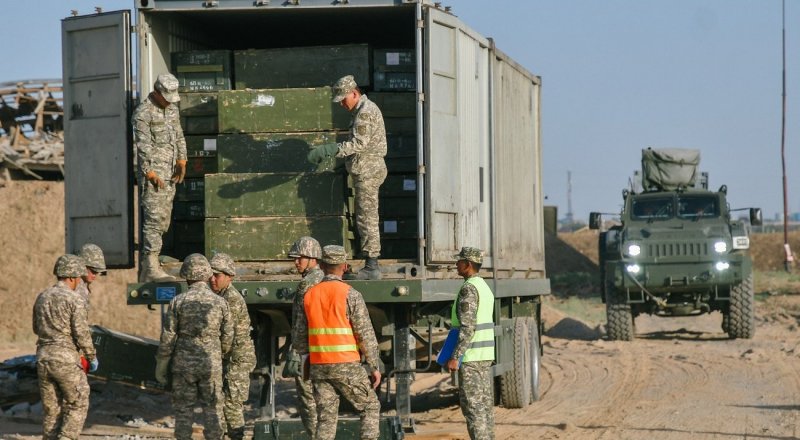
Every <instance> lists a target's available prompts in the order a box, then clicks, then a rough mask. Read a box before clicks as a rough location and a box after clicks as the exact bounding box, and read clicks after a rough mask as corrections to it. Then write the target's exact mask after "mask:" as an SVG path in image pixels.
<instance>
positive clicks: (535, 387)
mask: <svg viewBox="0 0 800 440" xmlns="http://www.w3.org/2000/svg"><path fill="white" fill-rule="evenodd" d="M528 333H529V335H530V344H531V403H533V402H538V401H539V398H540V397H541V395H540V393H539V369H540V368H541V362H542V352H541V351H539V325H538V324H537V322H536V318H528Z"/></svg>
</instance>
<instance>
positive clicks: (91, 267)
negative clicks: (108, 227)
mask: <svg viewBox="0 0 800 440" xmlns="http://www.w3.org/2000/svg"><path fill="white" fill-rule="evenodd" d="M78 256H79V257H81V258H83V261H84V262H86V275H84V276H83V277H81V282H80V283H78V287H77V288H76V289H75V291H76V292H78V293H79V294H80V295H81V296H82V297H83V299H84V300H86V310H87V312H88V310H89V294H90V293H92V283H93V282H94V280H95V279H96V278H97V276H98V275H105V274H106V259H105V257H104V256H103V250H102V249H100V246H98V245H96V244H92V243H86V244H85V245H83V247H81V250H80V252H78Z"/></svg>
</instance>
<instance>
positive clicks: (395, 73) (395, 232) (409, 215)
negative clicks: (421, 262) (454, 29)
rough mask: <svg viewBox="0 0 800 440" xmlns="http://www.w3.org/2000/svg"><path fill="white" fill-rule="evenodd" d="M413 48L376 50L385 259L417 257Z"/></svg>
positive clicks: (372, 95) (375, 97) (374, 98)
mask: <svg viewBox="0 0 800 440" xmlns="http://www.w3.org/2000/svg"><path fill="white" fill-rule="evenodd" d="M416 70H417V65H416V57H415V52H414V50H413V49H375V50H374V54H373V82H374V90H375V91H374V92H372V93H369V94H368V96H369V98H370V99H371V100H372V101H374V102H375V103H376V104H377V105H378V107H379V108H380V109H381V112H382V113H383V121H384V124H385V126H386V141H387V143H388V149H387V153H386V168H387V169H388V171H389V174H388V176H387V177H386V180H385V181H384V183H383V185H381V189H380V192H379V213H380V227H381V254H382V255H383V257H384V258H415V257H416V255H417V246H418V243H417V237H418V233H417V123H416V116H417V96H416V93H415V92H416Z"/></svg>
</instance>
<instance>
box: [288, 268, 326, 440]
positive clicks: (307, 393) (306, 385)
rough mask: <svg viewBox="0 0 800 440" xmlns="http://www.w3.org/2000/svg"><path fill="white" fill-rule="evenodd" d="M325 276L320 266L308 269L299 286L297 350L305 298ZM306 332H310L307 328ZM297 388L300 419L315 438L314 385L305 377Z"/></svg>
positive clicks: (296, 296) (294, 308) (295, 330)
mask: <svg viewBox="0 0 800 440" xmlns="http://www.w3.org/2000/svg"><path fill="white" fill-rule="evenodd" d="M323 277H325V274H324V273H323V272H322V269H320V268H319V267H318V266H315V267H312V268H311V269H308V270H307V271H306V272H305V273H304V274H303V279H302V280H300V283H298V284H297V292H295V294H294V302H293V304H292V344H294V349H295V350H296V347H297V345H296V344H297V343H296V342H294V341H297V340H299V338H300V337H301V336H300V332H299V331H298V329H299V327H298V326H299V323H300V322H304V321H305V319H306V312H305V309H304V308H303V298H305V296H306V292H307V291H308V289H310V288H312V287H314V286H316V285H317V284H319V283H320V281H322V279H323ZM306 330H308V328H307V326H306ZM306 345H308V338H307V337H306ZM294 383H295V387H296V388H297V397H298V398H299V399H300V407H299V408H298V410H299V411H300V418H301V419H302V420H303V426H305V427H306V431H308V432H309V434H310V436H311V437H313V435H314V433H315V432H317V401H316V400H314V385H313V383H312V382H311V379H308V380H304V379H303V377H302V376H301V377H295V378H294Z"/></svg>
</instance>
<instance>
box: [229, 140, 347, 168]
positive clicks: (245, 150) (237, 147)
mask: <svg viewBox="0 0 800 440" xmlns="http://www.w3.org/2000/svg"><path fill="white" fill-rule="evenodd" d="M348 133H349V132H344V131H341V132H333V131H318V132H312V133H253V134H223V135H220V136H219V139H218V143H217V146H218V151H217V154H218V169H219V171H220V172H222V173H271V172H282V171H285V172H298V173H299V172H314V171H330V170H333V169H334V168H336V167H337V166H339V167H343V166H344V160H343V159H339V160H337V159H334V158H329V159H327V160H325V161H323V162H322V163H321V164H319V165H315V164H312V163H310V162H308V160H307V159H306V156H307V155H308V152H309V151H311V149H312V148H315V147H317V146H319V145H322V144H327V143H331V142H341V141H343V140H345V139H347V136H348Z"/></svg>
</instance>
